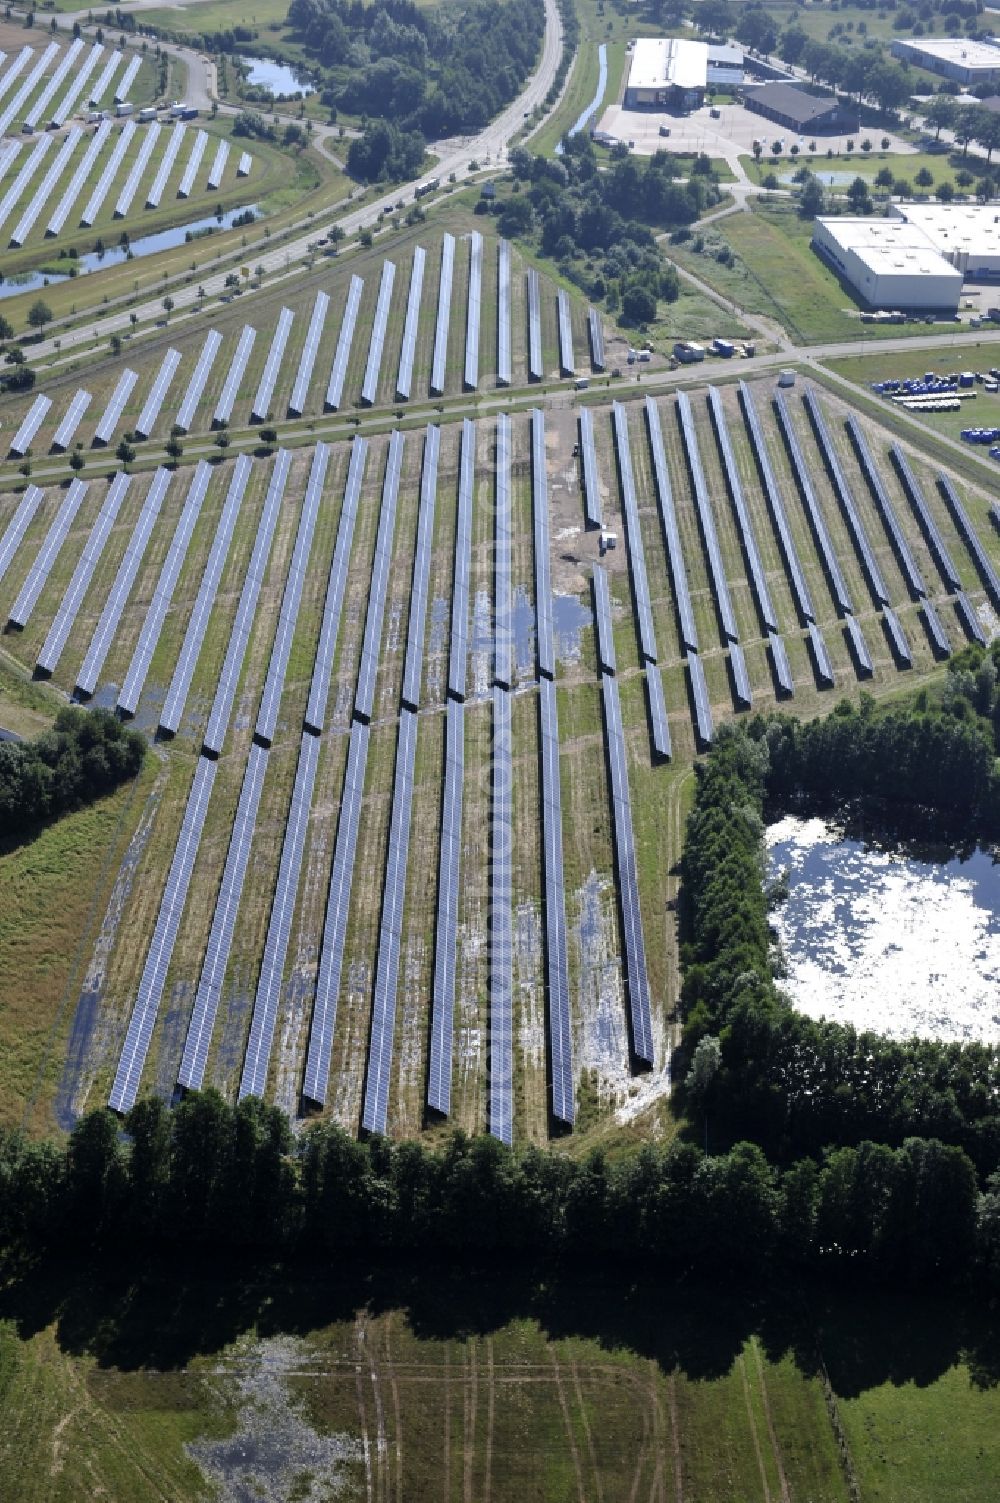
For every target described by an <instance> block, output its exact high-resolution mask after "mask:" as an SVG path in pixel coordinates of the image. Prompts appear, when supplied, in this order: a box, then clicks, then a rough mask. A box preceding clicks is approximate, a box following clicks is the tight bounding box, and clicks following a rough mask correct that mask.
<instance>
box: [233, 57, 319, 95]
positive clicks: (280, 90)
mask: <svg viewBox="0 0 1000 1503" xmlns="http://www.w3.org/2000/svg"><path fill="white" fill-rule="evenodd" d="M240 62H241V63H242V64H243V67H244V68H245V69H246V70H247V82H248V83H249V84H251V85H252V86H253V87H254V88H255V89H267V91H268V93H269V94H273V95H274V96H275V98H276V99H277V98H279V97H280V96H282V95H284V96H286V97H288V96H289V95H291V96H293V97H294V96H295V95H296V94H314V93H315V92H316V91H315V89H314V87H313V85H312V82H311V80H310V79H308V78H307V77H306V76H305V75H304V74H302V73H297V72H296V71H295V69H294V68H290V67H289V66H288V64H287V63H276V62H275V61H274V59H273V58H270V57H241V58H240Z"/></svg>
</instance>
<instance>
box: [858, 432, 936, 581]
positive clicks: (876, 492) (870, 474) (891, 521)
mask: <svg viewBox="0 0 1000 1503" xmlns="http://www.w3.org/2000/svg"><path fill="white" fill-rule="evenodd" d="M847 431H848V433H849V434H850V437H851V442H852V443H853V444H854V449H855V453H856V454H857V456H858V462H859V464H860V465H861V469H862V473H863V474H864V477H865V479H866V480H867V482H868V488H869V490H870V491H871V493H872V495H873V496H874V497H875V504H876V506H877V507H878V509H879V511H880V512H881V513H882V521H883V522H884V523H885V528H886V531H887V532H888V534H889V538H890V540H891V542H892V546H893V548H894V550H895V553H896V557H897V559H898V560H899V564H900V568H901V569H902V571H903V573H904V575H905V576H906V583H907V585H908V586H909V588H910V593H911V595H913V596H914V598H915V599H917V600H919V599H920V598H921V597H922V596H923V595H926V594H927V586H926V585H925V584H924V577H923V575H922V574H921V572H920V570H919V568H918V567H917V561H916V559H915V558H914V557H913V553H912V550H911V548H910V545H909V543H908V542H907V541H906V534H905V533H904V532H903V529H902V527H901V526H900V522H899V517H898V516H897V515H896V508H895V507H894V506H893V504H892V500H891V498H890V496H889V492H888V491H887V490H886V488H885V484H884V482H883V480H882V477H881V475H880V474H879V472H878V470H877V468H876V466H875V461H874V459H873V458H872V452H871V450H870V449H869V447H868V440H867V439H866V438H865V435H864V430H863V429H862V427H861V425H860V423H859V422H858V420H857V418H854V417H849V418H848V419H847Z"/></svg>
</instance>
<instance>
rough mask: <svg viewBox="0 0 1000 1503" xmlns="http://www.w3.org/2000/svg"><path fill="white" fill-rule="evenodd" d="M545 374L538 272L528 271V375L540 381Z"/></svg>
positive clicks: (531, 269) (533, 379)
mask: <svg viewBox="0 0 1000 1503" xmlns="http://www.w3.org/2000/svg"><path fill="white" fill-rule="evenodd" d="M544 374H545V367H544V366H543V364H542V298H541V291H540V288H539V285H538V272H537V271H536V270H535V269H534V267H531V268H530V269H529V271H528V376H529V379H530V380H532V381H540V380H541V379H542V377H543V376H544Z"/></svg>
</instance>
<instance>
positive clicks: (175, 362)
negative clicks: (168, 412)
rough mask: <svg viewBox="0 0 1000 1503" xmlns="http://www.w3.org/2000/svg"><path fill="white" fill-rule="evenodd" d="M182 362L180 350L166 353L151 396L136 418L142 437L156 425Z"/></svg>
mask: <svg viewBox="0 0 1000 1503" xmlns="http://www.w3.org/2000/svg"><path fill="white" fill-rule="evenodd" d="M180 363H181V353H180V350H173V349H171V350H168V351H167V353H166V354H165V355H164V357H163V363H162V365H161V366H160V369H159V370H158V371H157V373H156V380H155V381H154V382H153V385H152V388H151V389H150V393H149V396H148V397H147V398H146V401H145V404H144V405H143V409H142V411H141V412H140V414H139V416H138V418H137V420H136V425H135V431H136V433H138V434H139V436H140V437H141V438H149V436H150V434H151V433H152V431H153V429H154V427H155V426H156V419H157V418H158V417H159V415H160V408H161V407H162V406H163V403H164V400H165V398H166V395H167V392H168V390H169V388H170V383H171V381H172V380H173V379H174V376H175V375H176V373H177V367H178V366H179V365H180Z"/></svg>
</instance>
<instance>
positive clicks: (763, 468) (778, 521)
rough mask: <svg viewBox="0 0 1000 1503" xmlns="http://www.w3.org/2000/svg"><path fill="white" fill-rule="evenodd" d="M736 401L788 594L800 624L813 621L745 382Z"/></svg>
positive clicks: (807, 588)
mask: <svg viewBox="0 0 1000 1503" xmlns="http://www.w3.org/2000/svg"><path fill="white" fill-rule="evenodd" d="M740 402H741V403H742V406H743V416H744V419H745V420H746V425H747V431H748V433H749V435H750V447H751V448H752V449H753V452H754V458H755V459H756V461H757V468H758V470H759V471H760V478H761V483H762V485H763V487H764V495H765V496H766V498H767V503H768V506H769V507H770V510H771V516H772V517H773V519H774V525H775V527H776V529H777V533H778V540H779V542H780V543H781V551H782V553H783V555H784V559H785V567H786V568H787V570H788V575H789V578H790V579H791V582H792V591H793V593H794V595H795V600H796V603H797V605H798V608H799V615H800V616H801V618H802V620H803V621H804V622H805V621H814V620H815V619H816V611H815V608H814V606H813V603H812V596H811V595H810V593H809V586H808V585H807V584H806V577H805V575H804V574H803V572H802V564H801V561H800V559H799V551H798V549H797V548H796V546H795V541H794V539H793V538H792V529H791V527H790V526H789V523H788V513H787V512H786V511H785V503H784V501H783V500H782V498H781V491H780V490H779V488H778V482H777V480H776V478H775V474H774V470H773V469H772V467H771V460H770V458H769V456H768V452H767V444H766V442H765V440H764V430H763V428H762V426H761V421H760V416H759V414H758V412H757V408H756V406H755V405H754V399H753V394H752V392H751V390H750V387H749V386H748V385H747V383H746V382H745V381H741V382H740Z"/></svg>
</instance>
